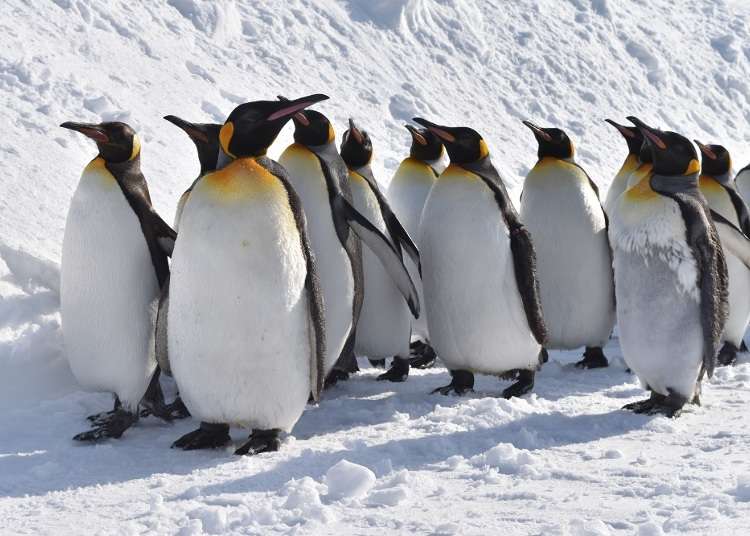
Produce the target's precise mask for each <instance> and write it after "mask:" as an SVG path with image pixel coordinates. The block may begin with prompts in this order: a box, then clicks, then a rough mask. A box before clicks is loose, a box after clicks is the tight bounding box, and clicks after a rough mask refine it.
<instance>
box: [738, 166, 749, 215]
mask: <svg viewBox="0 0 750 536" xmlns="http://www.w3.org/2000/svg"><path fill="white" fill-rule="evenodd" d="M734 185H735V187H736V188H737V191H738V192H739V193H740V195H741V196H742V199H743V200H744V201H745V204H746V205H750V164H748V165H747V166H745V167H743V168H742V169H741V170H739V172H737V175H736V176H735V177H734Z"/></svg>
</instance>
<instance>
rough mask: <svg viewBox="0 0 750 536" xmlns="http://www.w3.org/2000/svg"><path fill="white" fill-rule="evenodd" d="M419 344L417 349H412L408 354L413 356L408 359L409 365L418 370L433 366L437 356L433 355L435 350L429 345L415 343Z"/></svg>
mask: <svg viewBox="0 0 750 536" xmlns="http://www.w3.org/2000/svg"><path fill="white" fill-rule="evenodd" d="M417 342H419V343H420V344H421V346H419V348H418V349H413V350H412V351H411V352H410V355H411V356H413V357H412V358H411V359H410V364H411V366H412V367H414V368H418V369H428V368H432V367H434V366H435V361H436V360H437V355H436V354H435V350H434V349H433V348H432V346H430V345H429V344H427V343H425V342H422V341H417Z"/></svg>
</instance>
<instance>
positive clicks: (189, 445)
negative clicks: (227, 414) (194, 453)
mask: <svg viewBox="0 0 750 536" xmlns="http://www.w3.org/2000/svg"><path fill="white" fill-rule="evenodd" d="M231 440H232V438H231V437H229V425H226V424H211V423H205V422H202V423H201V426H200V428H198V429H197V430H193V431H192V432H189V433H187V434H185V435H184V436H182V437H181V438H179V439H178V440H177V441H175V442H174V443H172V448H173V449H182V450H200V449H217V448H220V447H223V446H224V445H226V444H227V443H229V442H230V441H231Z"/></svg>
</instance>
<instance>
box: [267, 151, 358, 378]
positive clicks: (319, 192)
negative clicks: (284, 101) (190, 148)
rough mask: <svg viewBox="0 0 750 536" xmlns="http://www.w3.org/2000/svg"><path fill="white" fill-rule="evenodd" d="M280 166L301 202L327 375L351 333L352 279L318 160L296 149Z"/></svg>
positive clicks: (290, 152) (308, 153) (311, 154)
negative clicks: (320, 306)
mask: <svg viewBox="0 0 750 536" xmlns="http://www.w3.org/2000/svg"><path fill="white" fill-rule="evenodd" d="M279 163H281V165H282V166H284V167H285V168H286V170H287V171H288V172H289V182H290V183H291V184H292V186H294V189H295V190H296V191H297V193H298V194H299V196H300V199H301V200H302V207H303V208H304V210H305V215H306V216H307V227H308V232H309V234H310V243H311V246H312V249H313V251H314V253H315V259H316V261H317V265H318V273H319V275H320V287H321V291H322V294H323V302H324V305H325V318H326V343H327V346H328V349H327V351H326V360H325V369H326V373H328V372H330V370H331V369H332V368H333V365H334V364H335V363H336V360H337V359H338V358H339V355H341V350H342V349H343V348H344V343H345V342H346V339H347V337H348V336H349V332H350V331H351V329H352V314H353V312H352V309H353V304H354V276H353V273H352V266H351V262H350V261H349V257H348V256H347V254H346V250H345V249H344V247H343V246H342V245H341V242H340V241H339V238H338V235H336V229H335V227H334V225H333V216H332V214H331V205H330V202H329V200H328V188H327V187H326V184H325V177H324V176H323V171H322V170H321V169H320V163H319V162H318V159H317V157H316V156H315V155H314V154H313V153H312V152H310V151H309V150H307V149H305V148H302V147H301V146H299V145H296V144H295V145H292V146H290V147H288V148H287V149H286V151H284V153H283V154H282V155H281V157H280V158H279Z"/></svg>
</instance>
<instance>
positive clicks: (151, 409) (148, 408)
mask: <svg viewBox="0 0 750 536" xmlns="http://www.w3.org/2000/svg"><path fill="white" fill-rule="evenodd" d="M160 375H161V369H160V368H159V367H156V371H154V375H153V376H151V382H150V383H149V385H148V388H147V389H146V393H145V394H144V395H143V399H142V400H141V404H140V405H141V408H142V409H141V413H140V415H141V417H148V416H149V415H153V416H154V417H158V418H160V419H162V420H164V421H167V422H169V421H171V420H172V416H171V414H170V412H169V406H168V405H167V404H166V402H165V401H164V392H163V391H162V390H161V384H160V383H159V376H160Z"/></svg>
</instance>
